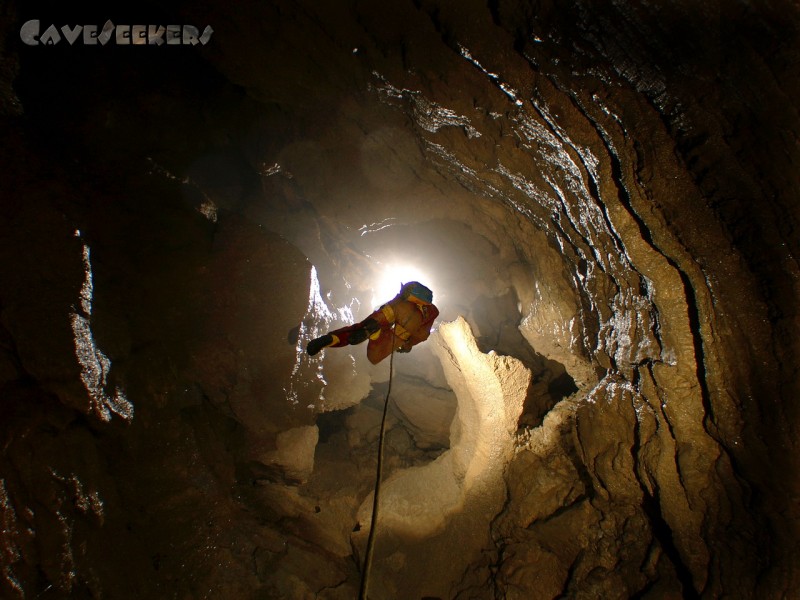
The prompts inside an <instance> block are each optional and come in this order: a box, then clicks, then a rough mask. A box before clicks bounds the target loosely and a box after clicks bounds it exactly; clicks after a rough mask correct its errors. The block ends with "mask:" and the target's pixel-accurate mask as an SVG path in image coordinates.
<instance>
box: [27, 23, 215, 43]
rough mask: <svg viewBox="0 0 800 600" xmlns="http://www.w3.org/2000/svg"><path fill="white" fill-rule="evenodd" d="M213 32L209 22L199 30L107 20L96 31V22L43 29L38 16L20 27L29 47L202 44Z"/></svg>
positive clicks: (189, 26)
mask: <svg viewBox="0 0 800 600" xmlns="http://www.w3.org/2000/svg"><path fill="white" fill-rule="evenodd" d="M212 33H214V30H213V29H211V26H210V25H208V26H206V28H205V29H203V32H202V33H200V30H199V29H198V28H197V27H195V26H194V25H114V23H112V22H111V20H110V19H109V20H108V21H106V22H105V24H104V25H103V28H102V29H100V30H99V31H98V29H97V25H75V26H74V27H70V26H69V25H62V26H61V27H56V26H55V25H50V26H49V27H47V28H46V29H45V30H44V31H42V24H41V22H40V21H39V19H33V20H30V21H27V22H26V23H25V24H24V25H23V26H22V27H21V28H20V30H19V37H20V38H21V39H22V41H23V42H24V43H26V44H27V45H28V46H55V45H56V44H59V43H61V41H62V40H66V42H67V43H68V44H69V45H70V46H72V45H73V44H75V43H76V42H78V43H82V44H84V45H86V46H96V45H97V44H100V45H101V46H105V45H106V44H107V43H109V42H110V41H112V40H113V42H114V43H115V44H116V45H118V46H129V45H132V46H161V45H163V44H166V45H168V46H196V45H197V44H200V45H202V46H205V45H206V44H207V43H208V40H210V39H211V34H212Z"/></svg>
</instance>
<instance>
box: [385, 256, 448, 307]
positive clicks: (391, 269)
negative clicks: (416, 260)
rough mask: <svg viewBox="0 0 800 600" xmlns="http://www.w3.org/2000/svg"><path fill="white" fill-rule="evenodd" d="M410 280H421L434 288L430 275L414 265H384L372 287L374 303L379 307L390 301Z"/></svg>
mask: <svg viewBox="0 0 800 600" xmlns="http://www.w3.org/2000/svg"><path fill="white" fill-rule="evenodd" d="M409 281H419V282H420V283H421V284H423V285H425V286H427V287H429V288H431V289H434V288H433V282H432V281H431V279H430V277H429V276H428V275H427V274H425V272H423V271H422V270H421V269H419V268H417V267H415V266H414V265H410V264H404V263H390V264H386V265H384V267H383V269H382V270H381V274H380V276H379V277H378V279H377V280H376V281H375V283H374V286H373V288H372V304H373V305H374V306H375V307H378V306H379V305H381V304H383V303H384V302H388V301H389V300H391V299H392V298H394V297H395V296H396V295H397V293H398V292H399V291H400V288H401V287H402V285H403V284H404V283H408V282H409ZM434 293H435V290H434Z"/></svg>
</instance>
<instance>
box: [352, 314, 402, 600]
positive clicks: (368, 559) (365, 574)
mask: <svg viewBox="0 0 800 600" xmlns="http://www.w3.org/2000/svg"><path fill="white" fill-rule="evenodd" d="M392 334H394V327H392ZM393 375H394V340H393V343H392V353H391V355H390V356H389V389H387V390H386V399H385V400H384V401H383V418H382V419H381V434H380V437H379V438H378V469H377V474H376V475H375V495H374V497H373V499H372V522H371V523H370V525H369V537H368V538H367V552H366V556H365V557H364V568H363V570H362V571H361V590H360V591H359V593H358V598H359V600H367V587H368V586H369V571H370V567H371V566H372V548H373V546H374V545H375V530H376V529H377V527H376V525H377V522H378V499H379V497H380V493H381V471H382V469H383V437H384V434H385V433H386V412H387V411H386V409H387V408H388V407H389V394H391V393H392V376H393Z"/></svg>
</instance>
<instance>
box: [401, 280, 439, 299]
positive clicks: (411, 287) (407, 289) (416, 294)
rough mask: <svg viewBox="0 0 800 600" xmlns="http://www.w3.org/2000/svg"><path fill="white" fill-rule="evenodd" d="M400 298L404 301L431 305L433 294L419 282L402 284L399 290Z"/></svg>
mask: <svg viewBox="0 0 800 600" xmlns="http://www.w3.org/2000/svg"><path fill="white" fill-rule="evenodd" d="M400 296H401V297H402V298H404V299H406V300H411V301H412V302H413V301H415V300H416V301H417V302H421V303H423V304H431V303H433V292H432V291H431V290H430V289H428V288H426V287H425V286H424V285H422V284H421V283H420V282H419V281H410V282H408V283H404V284H403V287H402V288H400Z"/></svg>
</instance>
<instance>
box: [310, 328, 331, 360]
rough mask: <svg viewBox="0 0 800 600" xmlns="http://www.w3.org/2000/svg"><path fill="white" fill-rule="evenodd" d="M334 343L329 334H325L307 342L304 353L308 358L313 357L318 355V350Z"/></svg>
mask: <svg viewBox="0 0 800 600" xmlns="http://www.w3.org/2000/svg"><path fill="white" fill-rule="evenodd" d="M334 342H335V340H334V339H333V336H332V335H331V334H330V333H326V334H325V335H323V336H322V337H318V338H316V339H314V340H311V341H310V342H308V346H306V352H308V355H309V356H314V355H315V354H319V352H320V350H322V349H323V348H325V347H326V346H330V345H331V344H333V343H334Z"/></svg>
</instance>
